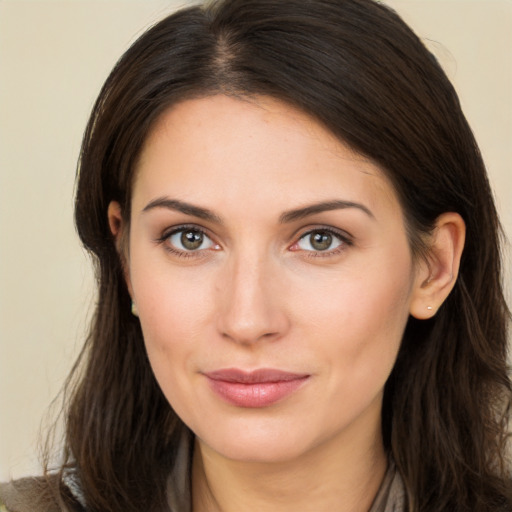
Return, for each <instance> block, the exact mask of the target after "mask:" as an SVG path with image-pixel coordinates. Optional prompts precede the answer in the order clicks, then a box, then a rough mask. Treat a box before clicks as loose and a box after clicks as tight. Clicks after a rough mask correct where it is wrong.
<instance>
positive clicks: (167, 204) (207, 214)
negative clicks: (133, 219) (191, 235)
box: [142, 197, 222, 224]
mask: <svg viewBox="0 0 512 512" xmlns="http://www.w3.org/2000/svg"><path fill="white" fill-rule="evenodd" d="M155 208H166V209H168V210H175V211H178V212H181V213H184V214H185V215H192V216H194V217H197V218H199V219H203V220H207V221H210V222H215V223H217V224H222V220H221V218H220V217H219V216H217V215H215V214H214V213H213V212H212V211H211V210H208V209H207V208H201V207H200V206H194V205H193V204H190V203H186V202H184V201H178V200H177V199H170V198H168V197H159V198H157V199H154V200H153V201H151V202H150V203H148V204H147V205H146V206H145V207H144V209H143V210H142V211H143V212H148V211H150V210H153V209H155Z"/></svg>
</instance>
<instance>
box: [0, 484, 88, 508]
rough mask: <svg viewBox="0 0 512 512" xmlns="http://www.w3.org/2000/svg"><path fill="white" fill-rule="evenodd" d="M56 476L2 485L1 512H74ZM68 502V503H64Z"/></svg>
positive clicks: (0, 492)
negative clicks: (61, 490)
mask: <svg viewBox="0 0 512 512" xmlns="http://www.w3.org/2000/svg"><path fill="white" fill-rule="evenodd" d="M59 489H60V485H59V480H58V478H57V477H56V476H50V477H49V478H44V477H29V478H21V479H19V480H13V481H11V482H8V483H0V512H64V511H65V512H72V511H73V512H74V511H75V510H76V511H78V510H83V509H81V508H76V507H74V506H73V504H72V503H68V501H69V500H68V499H66V496H65V495H66V493H65V492H64V495H63V494H62V493H61V492H60V490H59ZM64 502H66V503H64Z"/></svg>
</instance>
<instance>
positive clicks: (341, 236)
mask: <svg viewBox="0 0 512 512" xmlns="http://www.w3.org/2000/svg"><path fill="white" fill-rule="evenodd" d="M186 231H193V232H196V233H198V234H201V235H203V236H205V237H207V238H208V239H210V240H211V241H212V243H213V244H214V246H215V247H216V248H218V247H219V245H218V244H216V243H215V242H214V241H213V240H212V238H211V237H210V236H209V235H208V234H207V233H206V231H205V230H204V229H203V228H200V227H199V226H196V225H193V224H188V225H187V224H184V225H181V226H176V227H174V228H172V229H170V230H168V231H165V232H164V233H163V234H162V236H160V237H159V238H157V239H156V240H155V242H156V243H158V244H161V245H163V246H164V249H165V250H166V251H167V252H169V253H171V254H173V255H175V256H178V257H180V258H197V257H200V256H204V251H206V250H208V249H200V250H196V251H194V250H190V251H183V250H180V249H176V248H175V247H173V246H172V245H171V244H170V243H167V242H168V241H169V238H170V237H171V236H173V235H176V234H178V233H181V232H186ZM315 233H327V234H329V235H331V236H333V237H335V238H337V239H338V240H339V241H340V242H341V243H340V245H339V246H337V247H335V248H334V249H331V250H325V251H315V250H311V251H310V250H301V249H300V248H299V249H291V250H292V251H302V252H303V253H304V255H305V257H307V258H325V257H329V256H334V255H337V254H339V253H341V252H343V251H344V250H346V249H347V247H351V246H352V245H353V239H352V236H351V235H349V234H348V233H346V232H344V231H339V230H336V229H333V228H331V227H323V226H319V227H315V228H312V229H309V230H308V231H305V232H304V233H302V234H301V235H300V236H299V237H298V238H297V239H296V241H295V242H294V243H293V244H291V245H290V246H289V249H290V248H291V247H293V246H296V245H298V244H299V242H300V241H301V240H304V239H306V238H307V237H308V236H311V235H313V234H315Z"/></svg>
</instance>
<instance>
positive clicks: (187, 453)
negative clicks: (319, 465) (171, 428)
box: [0, 431, 406, 512]
mask: <svg viewBox="0 0 512 512" xmlns="http://www.w3.org/2000/svg"><path fill="white" fill-rule="evenodd" d="M192 447H193V436H192V435H191V434H190V433H189V432H188V431H185V432H183V435H182V439H181V442H180V445H179V448H178V452H177V455H176V460H175V465H174V469H173V471H172V473H171V475H170V476H169V479H168V484H167V496H168V505H169V509H168V510H167V511H165V512H191V507H192V503H191V499H190V495H191V494H190V466H191V460H192ZM64 483H65V484H66V486H67V488H68V489H69V492H70V495H71V496H72V497H73V498H74V499H75V501H76V504H75V506H73V508H72V509H71V510H69V509H68V510H69V512H82V511H84V512H86V510H87V507H86V506H85V503H84V499H83V496H82V493H81V491H80V482H79V480H78V479H77V477H76V476H75V475H73V474H69V475H68V476H67V477H65V478H64ZM68 510H66V508H65V507H64V505H62V504H59V503H58V501H57V499H56V498H55V497H54V496H52V493H51V491H50V485H48V483H47V482H46V481H45V480H44V479H42V478H24V479H21V480H16V481H14V482H10V483H8V484H0V512H68ZM368 512H406V510H405V497H404V487H403V483H402V479H401V478H400V475H399V474H398V472H397V470H396V468H395V465H394V463H393V462H390V464H389V467H388V471H387V473H386V475H385V477H384V480H383V482H382V484H381V487H380V490H379V492H378V493H377V496H376V497H375V501H374V502H373V505H372V506H371V508H370V510H369V511H368Z"/></svg>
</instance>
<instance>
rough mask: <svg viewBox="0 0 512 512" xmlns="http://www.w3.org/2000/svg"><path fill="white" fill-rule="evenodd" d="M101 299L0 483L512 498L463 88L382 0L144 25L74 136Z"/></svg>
mask: <svg viewBox="0 0 512 512" xmlns="http://www.w3.org/2000/svg"><path fill="white" fill-rule="evenodd" d="M76 223H77V227H78V231H79V234H80V237H81V239H82V241H83V243H84V244H85V246H86V247H87V248H88V249H89V250H90V251H91V252H92V253H93V254H94V255H95V256H96V261H97V271H98V282H99V295H98V296H99V301H98V306H97V311H96V316H95V318H94V322H93V325H92V328H91V334H90V337H89V339H88V341H87V344H86V346H85V348H84V351H83V353H82V356H81V359H80V364H79V365H78V366H77V367H76V368H75V370H74V372H73V374H72V377H71V379H70V381H69V384H68V392H69V402H68V403H69V407H68V410H67V413H66V414H67V416H66V417H67V425H66V428H67V430H66V442H65V450H64V460H63V463H62V466H61V468H60V470H59V471H58V472H57V473H53V472H51V471H49V470H48V471H47V474H46V476H45V477H44V478H43V479H36V480H28V481H26V480H25V481H21V482H15V483H14V484H11V485H9V486H4V487H3V488H2V489H1V491H0V496H2V499H3V500H4V501H5V502H6V505H7V507H8V509H10V510H12V511H13V512H14V511H17V510H20V511H23V510H43V509H44V507H46V508H47V510H87V511H121V510H122V511H130V510H133V511H139V510H146V511H151V510H155V511H157V510H172V511H180V512H181V511H188V510H191V511H193V512H201V511H208V512H213V511H215V512H216V511H229V510H246V511H251V510H272V511H276V512H277V511H282V510H305V511H310V510H315V511H332V510H336V511H340V512H343V511H365V512H366V511H371V512H377V511H392V510H396V511H399V510H404V511H405V510H408V511H410V512H415V511H442V510H443V511H444V510H446V511H454V510H455V511H459V510H460V511H466V510H468V511H469V510H471V511H491V510H493V511H494V510H511V509H512V489H511V486H510V482H509V480H508V478H509V468H508V467H507V465H506V460H505V441H506V435H507V431H506V427H507V421H508V408H509V403H510V392H511V387H510V381H509V378H508V374H507V367H506V348H507V347H506V340H507V337H506V328H507V322H508V310H507V307H506V304H505V301H504V299H503V294H502V289H501V283H500V260H499V244H498V242H499V223H498V219H497V216H496V211H495V208H494V204H493V200H492V195H491V193H490V190H489V185H488V182H487V178H486V174H485V169H484V165H483V163H482V160H481V157H480V154H479V152H478V148H477V146H476V143H475V141H474V138H473V136H472V134H471V131H470V129H469V127H468V125H467V122H466V120H465V118H464V116H463V114H462V112H461V110H460V106H459V102H458V99H457V96H456V94H455V92H454V90H453V88H452V86H451V84H450V83H449V81H448V80H447V78H446V77H445V75H444V73H443V72H442V70H441V69H440V67H439V66H438V64H437V63H436V61H435V59H434V58H433V57H432V56H431V55H430V54H429V53H428V51H427V50H426V49H425V48H424V46H423V45H422V44H421V42H420V41H419V40H418V39H417V37H416V36H415V35H414V34H413V33H412V32H411V31H410V29H409V28H408V27H407V26H405V25H404V23H403V22H402V21H401V20H400V19H399V18H398V17H397V16H396V15H395V14H394V13H393V12H392V11H391V10H389V9H388V8H386V7H384V6H382V5H380V4H378V3H376V2H373V1H370V0H312V1H308V2H305V1H304V0H280V1H276V0H224V1H220V2H215V3H213V4H211V5H209V6H207V7H193V8H189V9H185V10H182V11H180V12H178V13H176V14H174V15H172V16H170V17H168V18H166V19H165V20H163V21H162V22H160V23H159V24H158V25H156V26H155V27H154V28H152V29H151V30H149V31H148V32H147V33H146V34H144V35H143V36H142V37H141V38H140V39H139V40H138V41H137V42H136V43H135V44H134V45H133V46H132V48H130V49H129V50H128V52H127V53H126V54H125V55H124V56H123V58H122V59H121V60H120V61H119V63H118V64H117V66H116V67H115V69H114V70H113V72H112V74H111V75H110V77H109V78H108V80H107V82H106V84H105V86H104V88H103V90H102V92H101V93H100V96H99V98H98V101H97V103H96V105H95V107H94V110H93V113H92V116H91V119H90V121H89V124H88V127H87V130H86V133H85V136H84V142H83V147H82V154H81V158H80V164H79V176H78V187H77V198H76Z"/></svg>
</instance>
